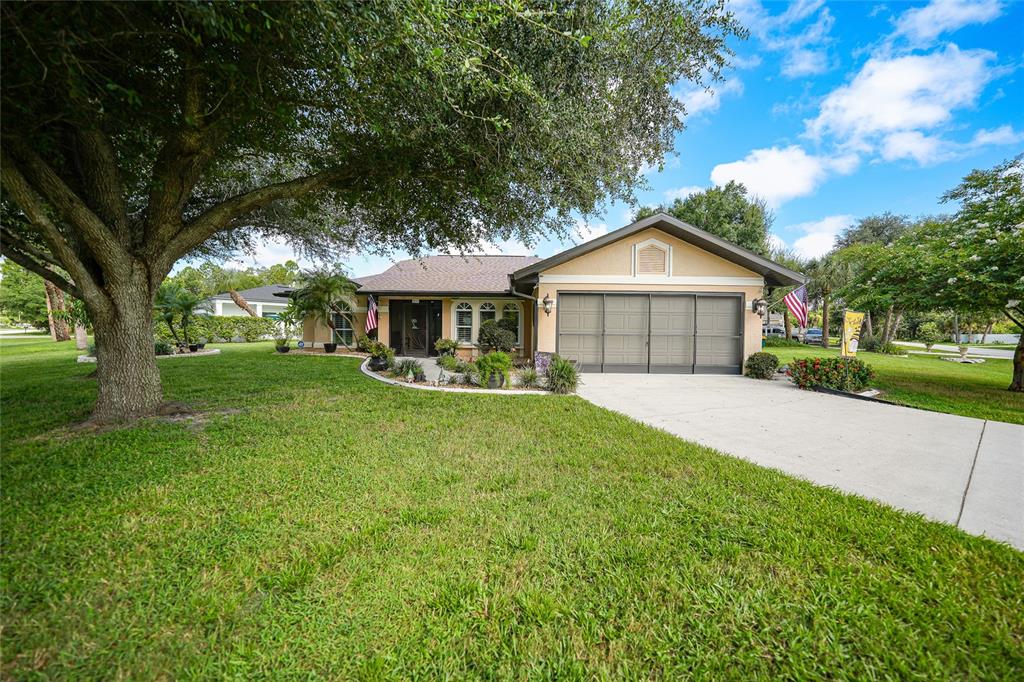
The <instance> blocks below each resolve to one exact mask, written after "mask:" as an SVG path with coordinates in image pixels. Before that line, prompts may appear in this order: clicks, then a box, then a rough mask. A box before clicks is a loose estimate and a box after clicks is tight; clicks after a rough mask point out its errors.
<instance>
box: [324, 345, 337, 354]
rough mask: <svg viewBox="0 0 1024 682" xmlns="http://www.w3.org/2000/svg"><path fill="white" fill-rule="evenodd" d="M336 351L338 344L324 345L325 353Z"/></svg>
mask: <svg viewBox="0 0 1024 682" xmlns="http://www.w3.org/2000/svg"><path fill="white" fill-rule="evenodd" d="M336 350H338V344H336V343H325V344H324V352H325V353H333V352H334V351H336Z"/></svg>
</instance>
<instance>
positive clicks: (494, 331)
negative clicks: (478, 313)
mask: <svg viewBox="0 0 1024 682" xmlns="http://www.w3.org/2000/svg"><path fill="white" fill-rule="evenodd" d="M476 340H477V345H479V346H480V348H481V349H483V350H485V351H500V352H502V353H509V352H511V351H512V349H513V348H515V346H516V333H515V332H511V331H509V330H508V329H505V328H503V327H501V326H500V325H499V324H498V323H497V322H495V321H494V320H487V321H486V322H484V323H483V324H482V325H480V331H479V332H477V337H476Z"/></svg>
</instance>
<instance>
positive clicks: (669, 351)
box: [651, 334, 693, 373]
mask: <svg viewBox="0 0 1024 682" xmlns="http://www.w3.org/2000/svg"><path fill="white" fill-rule="evenodd" d="M651 371H652V372H661V373H668V372H680V373H684V372H686V373H688V372H692V371H693V335H692V334H691V335H688V336H682V335H674V336H669V335H666V336H654V335H652V336H651Z"/></svg>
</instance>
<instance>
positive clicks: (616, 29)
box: [0, 0, 743, 420]
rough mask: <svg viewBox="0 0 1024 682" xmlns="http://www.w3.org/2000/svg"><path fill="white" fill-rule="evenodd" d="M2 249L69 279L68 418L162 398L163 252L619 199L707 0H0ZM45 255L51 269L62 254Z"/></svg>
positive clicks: (713, 12)
mask: <svg viewBox="0 0 1024 682" xmlns="http://www.w3.org/2000/svg"><path fill="white" fill-rule="evenodd" d="M0 13H2V22H0V32H2V45H0V47H2V50H3V54H4V59H3V61H2V63H0V69H2V72H0V82H2V90H3V99H2V107H3V111H4V115H3V117H2V119H0V134H2V145H3V148H2V156H0V162H2V163H0V171H2V174H0V179H2V185H3V191H4V196H3V199H4V203H5V204H7V203H9V202H13V204H14V205H16V206H17V208H18V209H19V210H20V217H21V218H23V221H22V222H21V223H9V222H8V221H4V223H3V226H2V227H3V234H2V235H0V237H2V242H0V249H2V253H3V255H5V256H8V257H10V258H11V259H12V260H15V261H16V262H18V263H19V264H20V265H22V266H24V267H26V268H28V269H30V270H33V271H35V272H37V273H39V274H40V275H42V276H44V277H46V278H47V279H49V280H50V281H52V282H53V283H55V284H56V285H57V286H59V287H60V288H61V289H63V290H65V291H68V292H70V293H73V294H74V295H75V296H77V297H79V298H81V299H82V300H83V301H84V302H85V304H86V306H87V307H88V310H89V317H90V319H92V321H93V325H94V328H95V333H96V339H97V349H98V356H97V363H98V364H97V376H98V379H99V381H98V384H99V392H98V396H97V402H96V405H95V408H94V412H93V417H94V419H97V420H108V419H124V418H132V417H135V416H138V415H142V414H147V413H149V412H151V411H152V410H153V409H155V407H156V406H157V405H158V404H159V402H160V401H161V399H162V392H161V386H160V375H159V373H158V371H157V368H156V363H155V361H154V357H153V352H152V350H153V349H152V324H153V322H152V315H151V304H152V302H153V299H154V296H155V295H156V293H157V291H158V289H159V286H160V283H161V282H162V281H163V279H164V277H166V275H167V274H168V272H170V270H171V268H172V267H173V265H174V264H175V262H177V261H178V260H179V259H180V258H183V257H186V256H189V257H197V256H201V255H203V254H214V253H224V252H227V251H234V250H237V249H238V248H239V247H240V246H245V245H251V244H252V243H253V242H254V240H256V239H264V238H284V239H286V240H287V241H289V242H290V243H291V244H292V246H293V247H295V248H296V249H297V250H298V251H299V252H300V253H303V254H305V255H307V256H319V257H320V258H321V259H323V258H326V257H328V256H329V255H330V254H336V253H338V252H339V251H341V250H345V249H348V248H352V247H354V246H356V245H359V246H360V247H361V248H363V249H364V250H368V251H377V252H384V251H388V250H390V249H394V248H404V249H406V250H408V251H410V252H413V253H416V252H419V251H420V250H421V249H446V248H451V249H460V248H465V249H468V248H473V247H475V246H476V245H477V244H478V243H479V242H480V241H481V240H490V241H496V240H503V239H510V238H517V239H519V240H521V241H524V242H526V243H530V242H532V241H534V240H535V239H536V238H537V237H538V235H539V234H541V233H542V232H546V231H554V232H556V233H560V234H563V235H567V234H568V233H569V229H570V227H571V225H572V221H573V216H574V215H575V214H577V213H582V214H584V215H590V214H592V213H593V212H594V211H595V210H596V208H597V207H598V206H599V204H601V202H603V201H604V200H606V199H612V200H623V201H630V200H631V199H632V196H633V192H632V190H633V188H634V186H635V184H636V183H637V181H638V169H640V168H642V167H644V166H645V165H650V164H657V163H660V162H661V160H662V159H663V157H664V155H665V154H666V153H667V152H668V151H669V150H670V149H671V148H672V146H673V141H674V137H675V134H676V133H677V132H678V131H679V130H680V129H681V127H682V123H681V118H680V114H681V109H680V105H679V103H678V101H677V100H676V99H675V98H674V97H673V96H672V94H671V92H670V87H671V86H672V84H673V83H675V82H676V81H678V80H679V79H686V80H692V81H696V82H701V83H706V82H709V80H714V79H717V78H719V76H720V70H721V68H722V67H723V65H724V64H725V60H726V57H727V55H728V51H727V48H726V47H725V44H726V39H727V38H729V37H730V36H731V35H733V34H737V33H743V31H742V29H741V28H739V27H738V25H737V24H736V23H735V22H734V20H733V18H732V15H731V14H729V13H728V12H727V11H726V10H725V8H724V3H720V2H714V1H712V0H707V1H705V0H694V1H691V2H686V3H677V2H669V1H667V0H655V1H653V2H645V3H609V2H595V1H591V2H586V1H584V2H578V3H567V4H551V5H545V6H544V7H543V8H532V7H527V6H525V5H522V4H519V3H509V4H505V3H492V4H487V5H478V4H475V3H466V4H463V3H440V4H439V3H426V2H422V1H416V0H411V1H409V2H396V3H344V4H343V3H340V2H328V1H326V0H310V1H308V2H294V3H286V2H281V3H255V2H238V3H108V2H91V3H77V4H65V3H46V2H24V3H3V4H2V5H0ZM51 268H60V269H61V270H63V271H64V272H66V273H67V276H68V277H65V276H63V275H60V274H58V273H57V271H56V270H54V269H51Z"/></svg>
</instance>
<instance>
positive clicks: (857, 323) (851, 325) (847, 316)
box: [842, 310, 864, 358]
mask: <svg viewBox="0 0 1024 682" xmlns="http://www.w3.org/2000/svg"><path fill="white" fill-rule="evenodd" d="M862 324H864V313H855V312H853V311H852V310H847V311H846V312H845V313H843V352H842V356H843V357H844V358H852V357H855V356H856V355H857V345H858V344H859V343H860V327H861V325H862Z"/></svg>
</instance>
